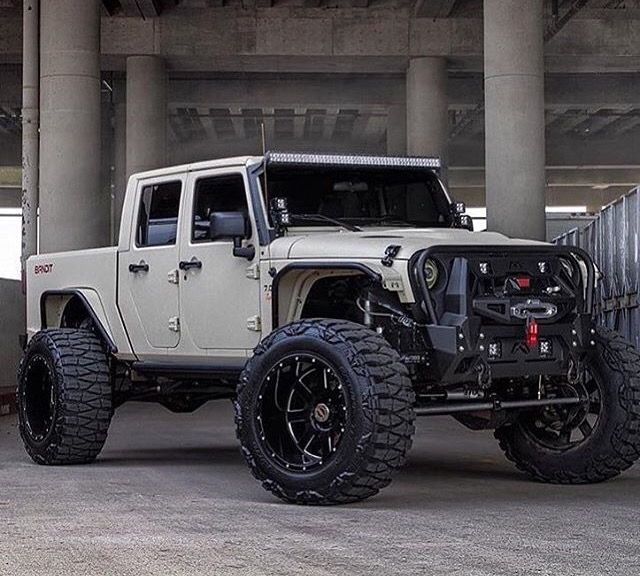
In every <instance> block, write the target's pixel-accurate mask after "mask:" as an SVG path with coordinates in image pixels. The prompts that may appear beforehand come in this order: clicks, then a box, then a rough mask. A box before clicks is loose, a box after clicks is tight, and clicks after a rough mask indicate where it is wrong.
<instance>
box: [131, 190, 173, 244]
mask: <svg viewBox="0 0 640 576" xmlns="http://www.w3.org/2000/svg"><path fill="white" fill-rule="evenodd" d="M181 192H182V183H181V182H162V183H161V184H151V185H149V186H145V187H144V188H143V189H142V195H141V197H140V209H139V212H138V227H137V230H136V245H137V246H138V247H144V246H171V245H174V244H175V243H176V236H177V231H178V212H179V211H180V194H181Z"/></svg>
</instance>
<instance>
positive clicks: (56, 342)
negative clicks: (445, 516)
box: [18, 153, 640, 504]
mask: <svg viewBox="0 0 640 576" xmlns="http://www.w3.org/2000/svg"><path fill="white" fill-rule="evenodd" d="M438 173H439V162H438V160H437V159H434V158H397V157H371V156H333V155H306V154H285V153H271V154H267V155H265V156H264V157H242V158H231V159H226V160H216V161H211V162H203V163H198V164H191V165H186V166H178V167H173V168H167V169H163V170H156V171H152V172H145V173H142V174H137V175H135V176H133V177H132V178H131V179H130V181H129V185H128V189H127V195H126V200H125V203H124V209H123V216H122V223H121V227H120V238H119V243H118V246H117V247H112V248H103V249H94V250H82V251H77V252H69V253H61V254H44V255H40V256H37V257H33V258H30V259H29V261H28V271H27V299H28V300H27V317H28V334H27V340H28V344H27V346H26V350H25V353H24V358H23V360H22V363H21V366H20V369H19V374H18V379H19V382H18V404H19V415H20V431H21V434H22V438H23V440H24V444H25V446H26V449H27V452H28V453H29V454H30V455H31V457H32V458H33V460H35V461H36V462H37V463H40V464H75V463H86V462H90V461H92V460H94V459H95V458H96V456H97V455H98V454H99V452H100V450H101V448H102V446H103V444H104V442H105V439H106V437H107V430H108V427H109V422H110V420H111V416H112V414H113V411H114V409H115V408H117V407H118V406H120V405H121V404H122V403H123V402H125V401H129V400H137V401H153V402H160V403H161V404H162V405H164V406H165V407H167V408H168V409H170V410H172V411H176V412H190V411H193V410H195V409H197V408H198V407H199V406H201V405H202V404H203V403H205V402H207V401H208V400H212V399H218V398H232V399H233V401H234V405H235V414H236V424H237V434H238V438H239V440H240V444H241V446H242V451H243V453H244V456H245V458H246V460H247V463H248V464H249V467H250V468H251V470H252V472H253V474H254V475H255V476H256V478H257V479H258V480H260V481H261V482H262V485H263V486H264V487H265V488H266V489H267V490H270V491H271V492H273V493H274V494H275V495H276V496H278V497H280V498H281V499H283V500H285V501H287V502H295V503H300V504H334V503H346V502H353V501H356V500H361V499H364V498H367V497H369V496H372V495H374V494H376V493H377V492H378V491H379V490H380V489H381V488H383V487H384V486H386V485H387V484H389V482H390V481H391V477H392V474H393V473H394V472H395V471H396V470H397V469H398V468H399V467H400V466H401V465H402V464H403V462H404V461H405V458H406V455H407V452H408V450H409V448H410V445H411V441H412V436H413V433H414V420H415V417H416V415H435V414H448V415H451V416H453V417H454V418H456V419H457V420H459V421H460V422H461V423H462V424H464V425H466V426H468V427H470V428H473V429H495V436H496V438H497V439H498V441H499V443H500V446H501V448H502V449H503V450H504V452H505V453H506V455H507V458H509V459H510V460H512V461H513V462H514V463H515V464H516V466H517V467H518V468H520V469H521V470H523V471H525V472H527V473H528V474H529V475H530V476H532V477H534V478H536V479H538V480H542V481H545V482H556V483H569V484H579V483H587V482H598V481H601V480H605V479H607V478H611V477H613V476H616V475H617V474H619V473H620V472H621V471H622V470H624V469H626V468H628V467H629V466H631V465H632V463H633V462H634V461H635V460H636V459H637V458H638V456H639V455H640V363H639V360H640V358H639V356H638V353H637V352H636V351H635V350H634V348H633V347H632V346H631V345H630V344H629V343H627V342H626V341H624V340H623V339H622V338H621V337H620V336H618V335H617V334H615V333H613V332H611V331H609V330H607V329H605V328H601V327H599V326H597V325H596V324H595V322H594V319H593V316H592V309H593V290H594V284H595V282H596V275H597V271H596V270H595V268H594V265H593V263H592V261H591V259H590V258H589V256H588V255H587V254H586V253H585V252H584V251H582V250H580V249H578V248H573V247H567V246H562V247H557V246H551V245H548V244H545V243H541V242H533V241H525V240H514V239H510V238H507V237H505V236H502V235H500V234H496V233H491V232H477V233H474V232H473V231H472V230H470V228H471V226H470V219H469V217H468V216H467V215H465V214H464V206H463V205H462V204H460V203H455V202H452V200H451V199H450V197H449V195H448V193H447V191H446V189H445V188H444V186H443V185H442V183H441V181H440V180H439V178H438Z"/></svg>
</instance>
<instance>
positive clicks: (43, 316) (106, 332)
mask: <svg viewBox="0 0 640 576" xmlns="http://www.w3.org/2000/svg"><path fill="white" fill-rule="evenodd" d="M72 301H74V302H76V303H77V304H78V305H80V306H82V308H84V311H85V312H86V314H87V316H88V317H89V318H91V320H92V321H93V323H94V325H95V327H96V330H97V333H98V335H99V336H100V338H101V339H102V341H103V342H104V344H105V346H106V347H107V349H108V350H109V352H110V353H111V354H116V353H117V352H118V349H117V347H116V345H115V342H114V339H113V331H112V330H111V327H110V326H109V321H108V319H107V315H106V313H105V310H104V306H103V305H102V302H101V301H100V297H99V296H98V293H97V292H96V291H95V290H91V289H88V288H74V289H69V290H47V291H46V292H43V293H42V295H41V297H40V323H41V328H42V329H44V328H57V327H60V326H61V324H62V321H63V317H64V314H65V310H66V309H67V307H68V306H69V304H70V303H71V302H72Z"/></svg>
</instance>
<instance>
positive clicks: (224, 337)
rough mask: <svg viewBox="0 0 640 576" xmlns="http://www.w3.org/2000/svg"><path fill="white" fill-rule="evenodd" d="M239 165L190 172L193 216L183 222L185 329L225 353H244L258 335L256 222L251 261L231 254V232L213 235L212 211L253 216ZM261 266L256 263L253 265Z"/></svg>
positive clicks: (198, 344) (200, 343) (248, 241)
mask: <svg viewBox="0 0 640 576" xmlns="http://www.w3.org/2000/svg"><path fill="white" fill-rule="evenodd" d="M246 178H247V177H246V174H245V172H244V171H243V170H242V169H240V168H237V169H230V168H225V169H216V170H207V171H202V172H195V173H192V174H190V175H189V179H188V183H187V187H188V190H189V195H190V196H189V198H188V201H187V205H188V206H189V209H190V211H191V217H190V218H185V219H184V222H183V227H182V234H183V241H182V243H181V246H182V248H181V253H180V260H181V262H182V263H183V267H184V266H185V263H186V266H187V268H186V269H185V270H183V271H182V272H181V276H180V306H181V313H182V319H183V322H184V327H185V330H186V332H188V334H189V336H190V337H191V339H192V341H193V343H194V345H195V346H196V347H197V348H200V349H208V350H219V351H220V353H221V355H222V356H225V355H226V356H237V355H243V354H244V352H245V351H246V350H252V349H253V348H254V347H255V346H256V345H257V344H258V342H259V340H260V319H259V313H260V312H259V309H260V282H259V279H258V278H257V275H256V274H254V273H253V268H254V265H255V264H256V263H257V262H258V260H259V257H258V254H259V246H258V241H257V237H258V235H257V232H256V230H255V227H254V226H251V225H250V224H249V225H248V228H250V231H249V234H248V238H247V239H246V240H244V242H243V244H244V245H245V246H247V245H250V244H252V245H254V246H255V247H256V256H255V258H254V259H253V261H248V260H247V259H246V258H243V257H236V256H234V255H233V238H218V239H216V240H214V241H212V240H211V239H210V233H209V222H210V216H211V214H212V213H214V212H226V213H229V212H236V213H237V212H242V213H243V214H244V215H245V216H246V218H247V219H248V222H250V221H251V220H252V211H251V208H250V207H251V203H250V202H249V197H248V182H247V179H246ZM255 268H257V266H255Z"/></svg>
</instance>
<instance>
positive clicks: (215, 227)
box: [209, 212, 249, 240]
mask: <svg viewBox="0 0 640 576" xmlns="http://www.w3.org/2000/svg"><path fill="white" fill-rule="evenodd" d="M248 224H249V222H248V220H247V218H246V216H245V215H244V214H243V213H242V212H212V213H211V215H210V216H209V240H225V239H226V240H232V239H233V238H246V237H247V236H248V235H249V234H248V232H249V226H248Z"/></svg>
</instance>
